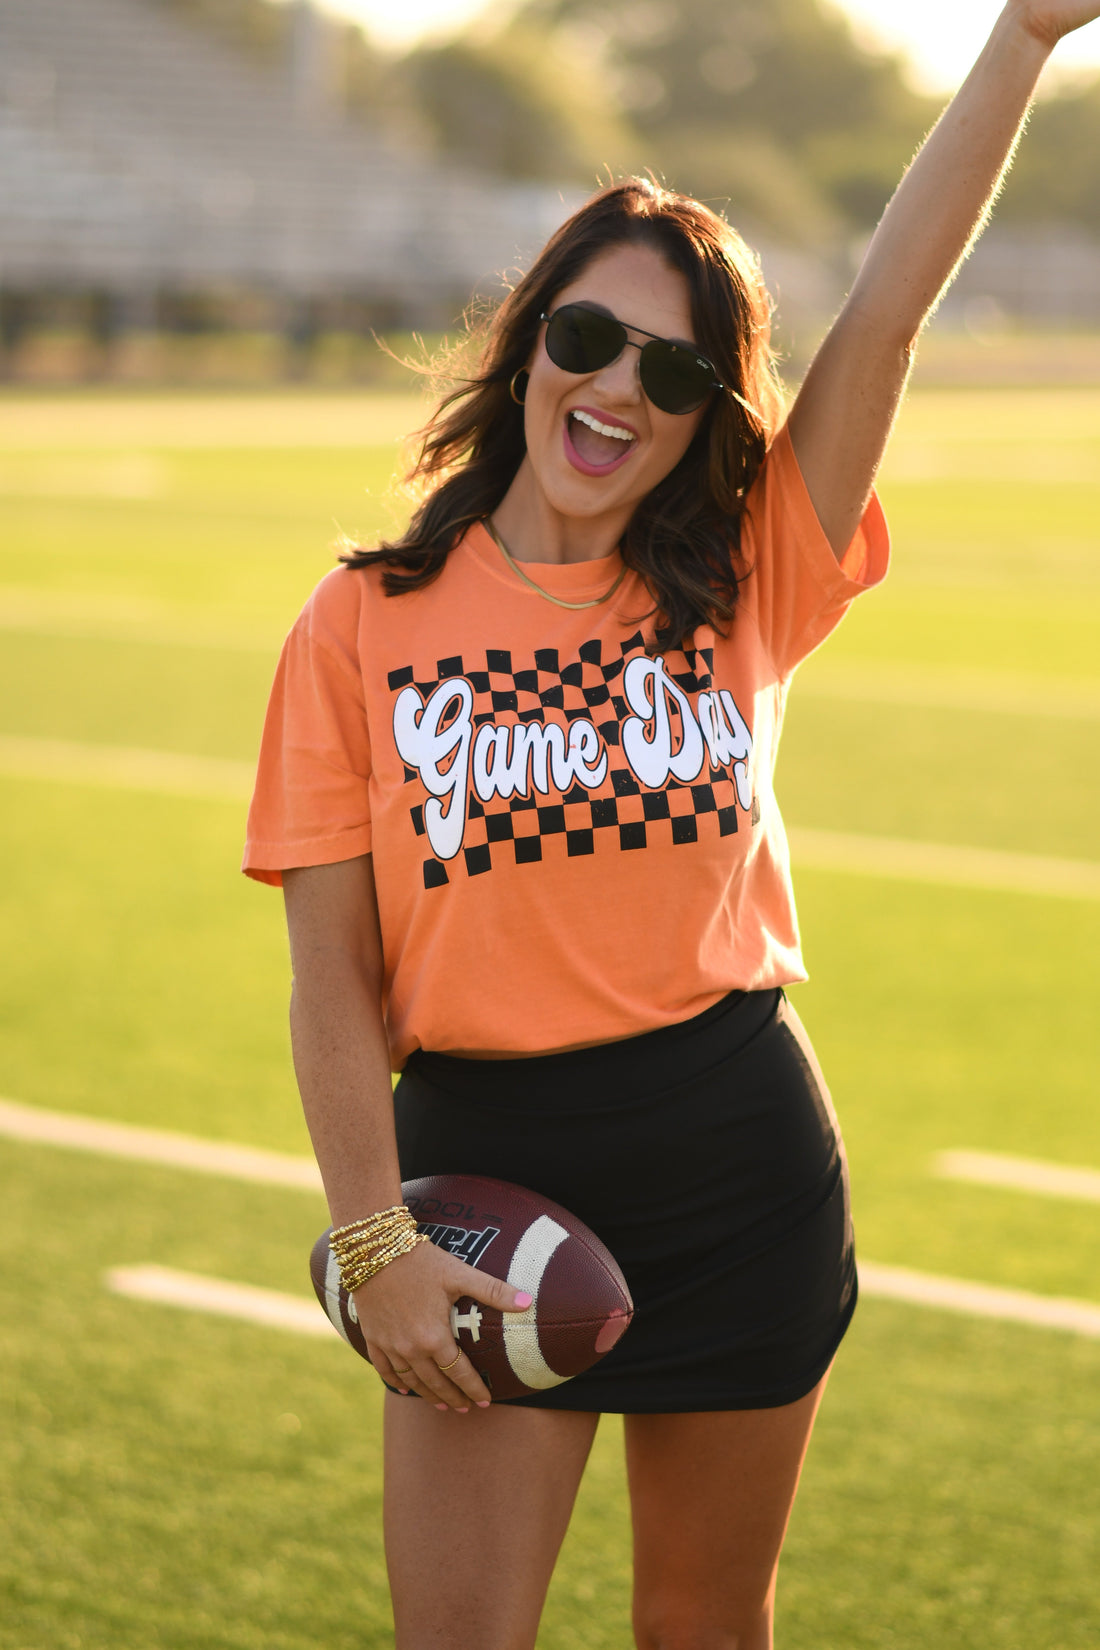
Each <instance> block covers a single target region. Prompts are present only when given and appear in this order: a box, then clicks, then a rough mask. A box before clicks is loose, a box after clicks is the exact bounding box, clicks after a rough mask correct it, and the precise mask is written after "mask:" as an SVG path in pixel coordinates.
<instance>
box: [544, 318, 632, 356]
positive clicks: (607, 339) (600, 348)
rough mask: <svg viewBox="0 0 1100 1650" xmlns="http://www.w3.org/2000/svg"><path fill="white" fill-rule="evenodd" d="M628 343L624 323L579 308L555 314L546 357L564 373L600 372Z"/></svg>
mask: <svg viewBox="0 0 1100 1650" xmlns="http://www.w3.org/2000/svg"><path fill="white" fill-rule="evenodd" d="M625 343H626V328H625V327H624V326H623V325H622V324H621V322H619V321H616V320H615V319H614V318H613V317H612V316H610V315H597V314H595V313H594V312H593V311H592V310H590V309H582V308H581V307H580V305H578V304H566V305H565V306H564V308H562V309H558V310H555V311H554V314H553V315H552V316H551V317H550V321H549V323H548V325H547V328H546V353H547V355H548V356H549V357H550V359H551V361H553V363H554V365H555V366H556V367H561V369H562V371H563V372H599V370H600V368H601V367H606V366H607V365H608V363H609V362H611V361H614V359H615V357H616V356H617V355H619V354H621V353H622V349H623V346H624V345H625Z"/></svg>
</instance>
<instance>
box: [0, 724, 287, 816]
mask: <svg viewBox="0 0 1100 1650" xmlns="http://www.w3.org/2000/svg"><path fill="white" fill-rule="evenodd" d="M0 774H4V775H6V776H7V777H9V778H13V779H57V780H62V781H66V782H68V783H74V784H79V785H107V786H110V787H112V788H114V789H118V790H132V791H155V792H157V793H158V794H160V795H167V796H191V797H204V798H207V799H209V800H211V801H218V802H240V801H246V800H247V799H248V797H249V796H250V795H251V794H252V785H253V782H254V780H255V777H256V770H255V768H254V766H253V765H252V763H251V762H235V761H232V760H230V759H229V758H227V757H221V756H187V755H183V754H182V753H180V752H178V751H158V750H141V749H139V748H137V747H133V746H127V745H86V744H77V743H76V742H75V741H72V740H68V739H32V738H24V737H23V736H21V735H16V734H0Z"/></svg>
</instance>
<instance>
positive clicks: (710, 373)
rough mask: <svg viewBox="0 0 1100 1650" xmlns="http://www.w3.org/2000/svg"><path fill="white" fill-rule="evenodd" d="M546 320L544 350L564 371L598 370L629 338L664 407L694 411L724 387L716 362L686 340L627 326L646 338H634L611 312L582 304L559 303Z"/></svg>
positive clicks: (647, 386) (645, 384) (647, 383)
mask: <svg viewBox="0 0 1100 1650" xmlns="http://www.w3.org/2000/svg"><path fill="white" fill-rule="evenodd" d="M539 320H540V321H545V322H546V353H547V355H548V356H549V357H550V359H551V361H553V363H554V365H555V366H556V367H561V369H562V371H563V372H578V373H580V372H584V373H587V372H599V370H600V368H601V367H607V366H610V365H611V362H612V361H615V360H617V359H618V357H619V356H620V355H621V354H622V352H623V350H624V349H625V348H626V346H627V344H632V345H633V347H634V348H635V349H636V350H638V351H639V352H640V361H639V365H638V375H639V377H640V378H641V381H642V389H643V390H644V391H645V393H646V395H647V396H648V397H649V399H650V400H651V401H652V402H653V405H654V406H655V407H659V408H660V410H661V411H662V412H666V413H689V412H695V410H696V409H697V408H698V407H701V406H702V405H703V402H704V401H705V400H706V399H707V397H708V396H709V395H710V394H711V393H712V392H713V391H714V390H724V389H725V387H726V386H725V385H724V384H723V383H721V382H720V381H719V379H718V376H717V374H716V373H715V370H714V367H713V365H712V363H711V362H710V361H708V360H707V358H706V356H705V355H697V354H696V353H695V351H694V350H693V349H691V348H690V346H687V345H684V344H674V343H672V342H671V341H670V340H669V339H668V338H658V337H657V335H656V333H653V332H646V331H645V330H644V328H642V327H631V329H630V330H631V332H640V333H641V334H642V337H643V338H648V339H649V342H648V343H646V344H636V343H634V340H633V338H630V337H628V336H627V330H626V327H625V326H624V325H623V323H622V322H621V321H616V319H615V317H614V316H613V315H602V314H600V312H599V311H598V310H594V309H586V308H585V306H584V305H583V304H563V305H562V307H561V308H560V309H556V310H555V311H554V313H553V315H546V314H542V315H540V316H539Z"/></svg>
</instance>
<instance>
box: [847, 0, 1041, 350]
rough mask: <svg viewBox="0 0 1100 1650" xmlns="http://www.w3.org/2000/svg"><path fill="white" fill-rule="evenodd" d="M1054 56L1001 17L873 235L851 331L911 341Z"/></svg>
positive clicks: (977, 225)
mask: <svg viewBox="0 0 1100 1650" xmlns="http://www.w3.org/2000/svg"><path fill="white" fill-rule="evenodd" d="M1051 46H1052V42H1051V41H1049V40H1045V39H1043V38H1041V37H1040V36H1038V35H1036V34H1035V33H1033V32H1031V30H1030V29H1029V28H1028V27H1027V25H1026V22H1025V19H1024V14H1023V12H1022V11H1021V9H1020V8H1019V7H1006V8H1005V10H1004V11H1003V12H1002V14H1001V16H1000V18H999V19H998V22H997V24H996V27H995V28H994V30H993V33H992V35H991V36H990V38H989V40H988V41H987V42H986V45H985V49H984V50H983V52H982V54H981V56H980V57H979V58H978V61H977V62H976V63H975V65H974V68H973V69H972V70H971V72H970V74H969V76H968V77H967V79H966V81H965V82H964V83H963V85H962V87H961V88H960V89H959V91H958V93H957V94H956V96H955V97H954V99H953V100H952V102H951V103H950V104H949V106H948V107H947V109H946V110H945V111H944V114H943V116H942V117H941V119H940V120H939V122H938V123H937V125H936V126H935V128H934V129H933V131H932V132H931V133H930V134H929V136H928V138H927V140H926V141H925V143H924V144H923V146H922V148H921V149H920V152H919V153H918V154H917V156H916V159H915V160H914V161H913V163H912V165H911V166H910V168H909V170H908V171H907V172H906V174H905V176H904V177H903V179H902V181H901V183H900V184H899V186H898V189H897V191H896V193H895V195H894V197H893V199H892V200H891V202H890V204H889V206H888V207H887V209H886V212H885V214H884V216H883V218H882V221H881V222H880V224H879V226H878V229H877V230H876V232H875V235H874V237H873V239H872V241H871V244H870V246H869V248H868V250H867V255H866V257H865V258H864V261H863V264H862V267H861V269H860V271H859V274H858V276H857V278H856V281H855V284H854V286H853V288H852V292H851V295H850V297H849V299H848V303H847V305H846V306H845V309H846V312H847V313H848V314H849V315H851V316H853V317H854V318H855V319H856V320H857V323H858V324H862V325H864V326H870V327H871V328H872V329H873V330H874V331H875V332H876V333H878V334H879V335H881V336H885V337H887V338H889V339H891V340H892V341H896V342H897V343H898V344H901V345H908V344H910V343H912V341H913V340H914V339H915V338H916V336H917V334H918V333H919V331H920V329H921V326H922V325H923V323H924V321H925V320H926V319H927V317H928V316H929V314H930V313H931V311H932V310H933V309H934V308H935V305H936V302H937V300H938V298H939V296H940V294H941V293H942V292H943V290H944V288H945V287H946V286H947V284H948V282H949V281H950V279H951V276H952V274H953V273H954V271H955V269H956V268H957V267H958V264H959V262H960V260H961V259H962V258H964V257H965V255H966V253H967V251H968V250H969V248H970V247H971V246H972V245H973V243H974V240H975V239H976V237H977V236H978V235H979V234H980V232H981V230H982V228H983V226H984V224H985V222H986V220H987V218H988V216H989V213H990V210H991V208H992V206H993V203H994V201H995V200H996V198H997V195H998V192H999V190H1000V187H1001V183H1002V181H1003V179H1004V176H1005V173H1006V172H1007V170H1008V167H1009V165H1010V163H1011V160H1012V156H1013V154H1014V152H1015V149H1016V145H1017V143H1018V141H1019V137H1020V134H1021V132H1022V130H1023V125H1024V121H1025V119H1026V117H1027V111H1028V109H1029V107H1030V104H1031V99H1032V96H1033V95H1034V91H1035V86H1036V82H1037V81H1038V79H1039V75H1040V73H1041V72H1042V69H1043V66H1044V64H1045V63H1046V61H1047V58H1048V57H1049V56H1050V52H1051Z"/></svg>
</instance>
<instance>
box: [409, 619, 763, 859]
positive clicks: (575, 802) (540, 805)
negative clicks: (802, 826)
mask: <svg viewBox="0 0 1100 1650" xmlns="http://www.w3.org/2000/svg"><path fill="white" fill-rule="evenodd" d="M604 645H605V644H604V643H603V642H601V640H600V639H599V638H596V639H594V640H592V641H588V642H585V643H583V645H582V646H581V647H580V649H579V650H578V653H577V656H576V657H575V658H571V659H569V660H568V661H567V662H565V663H564V664H563V663H562V661H561V660H560V658H559V654H558V649H557V648H539V649H538V650H536V652H535V654H534V658H533V660H530V661H527V660H524V661H519V662H517V661H515V660H514V659H513V655H512V653H511V651H510V650H509V649H507V648H489V649H487V650H486V651H485V652H484V653H483V654H482V653H480V652H479V653H478V655H477V656H476V657H472V656H463V655H462V654H455V655H454V656H453V657H452V658H448V659H438V660H437V661H436V665H435V671H436V673H435V675H434V676H432V677H426V678H419V677H418V676H417V675H416V673H415V671H414V667H413V666H412V665H408V666H406V667H405V668H404V669H402V670H394V671H391V672H390V674H389V678H388V682H389V686H390V689H391V690H392V691H393V692H394V693H397V692H400V690H401V689H402V688H406V687H409V686H412V687H415V688H416V689H417V690H418V692H419V693H420V694H421V695H422V697H423V698H424V700H425V701H427V699H428V698H429V696H430V695H431V694H432V693H434V692H435V690H436V688H438V687H439V685H440V683H441V682H444V681H446V680H448V679H451V678H454V677H465V679H466V681H467V682H468V683H469V684H470V686H471V688H472V689H473V692H474V714H473V718H472V720H473V727H474V731H475V733H476V730H477V729H478V728H479V727H481V726H483V725H484V724H486V723H494V724H496V725H501V724H502V723H506V722H507V721H509V720H512V719H514V720H515V721H517V722H539V723H546V722H547V721H556V722H558V723H562V722H565V723H566V724H568V723H572V722H574V721H577V720H578V719H580V718H584V719H585V720H586V721H589V722H591V723H592V724H593V725H594V726H595V728H596V730H597V732H598V733H599V734H600V736H601V738H602V740H603V743H604V747H605V749H606V751H607V757H608V772H607V777H606V779H605V781H604V783H603V784H602V785H601V786H600V787H599V789H598V790H595V791H593V790H587V789H586V788H585V787H584V786H583V785H580V784H574V785H573V786H572V788H571V789H570V790H569V791H567V792H566V793H565V794H564V795H561V794H560V793H559V795H558V796H557V798H556V799H555V798H554V797H544V796H542V795H540V794H539V793H538V792H532V793H531V794H530V795H528V796H513V797H512V798H511V799H510V800H508V801H505V800H504V799H503V798H501V797H499V796H494V798H493V799H492V802H491V803H490V804H489V805H488V806H486V804H484V803H483V802H482V801H481V799H480V798H479V797H478V795H477V793H476V792H475V791H474V789H473V787H472V786H471V787H470V789H469V791H468V793H467V799H466V806H467V826H466V831H465V835H464V837H463V844H462V848H461V850H460V852H459V853H458V855H457V856H456V858H455V859H453V860H450V861H448V862H447V863H446V864H445V863H444V862H443V861H442V860H440V859H437V858H435V857H434V856H433V855H432V853H431V848H430V844H429V843H428V839H427V834H426V828H425V824H424V791H423V786H422V784H421V782H420V775H419V774H418V773H417V771H416V769H415V768H410V767H408V766H406V768H405V783H406V784H407V785H408V786H410V787H412V786H414V785H415V787H416V792H417V793H418V794H417V799H416V800H415V801H414V802H411V803H410V808H409V817H410V821H411V824H412V828H413V830H414V831H415V832H416V834H417V836H419V837H421V838H422V839H423V842H424V847H425V850H426V858H425V860H424V886H425V887H426V888H438V887H442V886H444V885H445V884H446V883H447V882H448V881H449V880H450V879H451V877H453V876H454V875H455V874H456V873H457V874H459V875H461V874H462V872H463V871H465V873H466V874H467V875H468V876H472V877H473V876H482V875H484V874H485V872H487V871H491V870H492V868H493V866H494V864H499V863H501V860H502V858H503V857H505V856H506V857H507V860H508V861H509V862H512V863H515V864H517V865H530V864H536V863H538V862H539V861H540V860H542V859H543V857H544V855H549V854H550V853H553V852H557V853H563V854H565V855H568V856H569V857H571V858H572V857H575V856H578V855H583V854H593V853H595V852H596V843H597V839H599V838H601V837H604V838H605V839H606V840H608V841H610V842H614V843H616V844H617V846H618V847H619V849H620V850H622V851H624V852H626V851H631V850H636V849H640V848H647V847H649V846H650V845H651V844H654V843H657V842H659V841H664V842H671V843H673V844H675V845H677V846H679V845H682V844H686V843H691V842H697V841H698V840H699V836H700V831H701V829H702V830H714V831H717V832H718V834H719V835H720V836H732V835H733V834H734V832H736V830H737V828H738V820H737V793H736V789H735V786H734V782H733V778H732V776H731V775H730V773H729V772H727V771H726V770H725V769H724V768H712V769H710V770H709V772H706V773H705V775H704V774H700V776H699V778H698V780H697V781H696V782H695V783H692V784H683V783H682V782H680V781H679V780H677V779H675V778H670V779H669V780H668V782H667V783H666V784H665V785H664V786H663V787H662V788H661V789H660V790H651V789H648V788H647V787H646V786H644V785H641V784H639V782H638V780H637V778H636V777H635V775H634V773H633V772H632V770H631V768H630V766H629V765H628V763H627V761H626V759H625V757H624V756H623V754H622V741H621V733H620V729H621V724H622V722H623V721H624V720H625V719H626V717H628V716H629V715H630V714H631V711H630V707H629V705H628V704H627V702H626V700H625V698H624V697H623V696H622V676H623V671H624V670H625V668H626V665H627V663H628V661H629V659H630V657H631V655H633V654H638V653H644V652H645V641H644V638H643V636H642V633H641V631H636V632H635V633H634V635H632V636H630V637H628V638H627V640H625V641H624V642H622V643H620V644H619V645H618V647H617V648H614V649H613V650H612V649H610V648H609V651H611V652H612V656H611V657H609V658H607V659H605V658H604V656H603V649H604ZM681 658H682V659H683V661H684V665H685V669H684V670H682V671H680V672H677V671H675V670H673V669H672V668H671V667H672V663H673V662H674V661H675V660H678V659H681ZM666 668H667V669H668V674H669V676H670V677H671V679H672V680H673V681H674V682H675V683H676V685H677V687H679V688H680V689H681V691H682V692H684V693H685V694H689V695H693V694H697V693H701V692H703V691H705V690H706V689H708V688H711V687H712V680H711V672H712V670H713V668H714V656H713V651H712V650H711V649H710V648H702V649H699V650H698V651H696V650H695V649H690V650H687V651H685V652H684V653H683V654H672V655H670V656H669V657H668V658H667V659H666ZM548 712H553V713H556V714H552V715H549V716H548V714H547V713H548ZM509 713H511V714H510V715H509ZM453 805H454V804H453V803H452V806H453ZM757 818H758V811H757V804H756V802H755V801H754V802H753V809H752V821H753V823H754V824H755V822H756V819H757Z"/></svg>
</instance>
